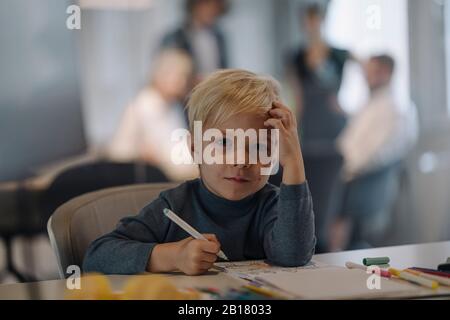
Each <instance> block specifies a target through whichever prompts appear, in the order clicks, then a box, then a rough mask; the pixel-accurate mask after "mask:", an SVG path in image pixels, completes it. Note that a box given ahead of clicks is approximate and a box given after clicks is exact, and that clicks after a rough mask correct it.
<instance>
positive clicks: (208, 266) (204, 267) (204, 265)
mask: <svg viewBox="0 0 450 320" xmlns="http://www.w3.org/2000/svg"><path fill="white" fill-rule="evenodd" d="M198 267H199V269H200V270H201V271H202V272H205V271H208V270H209V269H211V267H212V263H210V262H203V261H202V262H200V263H199V264H198Z"/></svg>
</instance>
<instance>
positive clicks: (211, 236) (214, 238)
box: [203, 233, 219, 242]
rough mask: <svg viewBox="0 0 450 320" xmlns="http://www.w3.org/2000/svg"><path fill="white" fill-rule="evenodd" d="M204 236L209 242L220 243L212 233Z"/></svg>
mask: <svg viewBox="0 0 450 320" xmlns="http://www.w3.org/2000/svg"><path fill="white" fill-rule="evenodd" d="M203 236H204V237H205V238H206V239H208V241H214V242H219V239H217V237H216V235H215V234H212V233H204V234H203Z"/></svg>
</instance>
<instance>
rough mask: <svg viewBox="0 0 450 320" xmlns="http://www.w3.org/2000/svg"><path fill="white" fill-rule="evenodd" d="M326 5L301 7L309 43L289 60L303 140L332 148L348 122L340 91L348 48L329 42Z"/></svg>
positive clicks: (310, 143)
mask: <svg viewBox="0 0 450 320" xmlns="http://www.w3.org/2000/svg"><path fill="white" fill-rule="evenodd" d="M324 18H325V9H323V8H322V6H321V5H319V4H316V3H313V4H310V5H308V6H307V7H306V9H302V10H301V21H302V22H303V25H304V30H305V33H306V45H305V46H302V47H301V48H300V49H299V50H297V52H295V53H294V55H293V57H292V58H291V61H290V66H289V69H290V71H289V73H290V79H291V80H292V83H293V85H294V91H295V93H296V100H297V111H298V117H299V120H300V123H301V126H299V128H300V130H301V132H300V133H301V137H302V142H303V145H304V146H305V147H309V146H310V145H312V146H314V145H322V146H325V147H329V148H333V145H334V141H335V139H336V137H337V136H338V135H339V133H340V132H341V130H342V129H343V128H344V127H345V124H346V115H345V113H344V111H343V110H342V109H341V108H340V106H339V103H338V99H337V95H338V91H339V88H340V86H341V82H342V77H343V70H344V65H345V63H346V61H347V59H348V58H349V57H350V55H349V52H348V51H346V50H341V49H338V48H333V47H332V46H330V45H329V44H328V43H327V42H326V41H325V39H324V38H323V34H322V24H323V21H324Z"/></svg>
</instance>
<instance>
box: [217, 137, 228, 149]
mask: <svg viewBox="0 0 450 320" xmlns="http://www.w3.org/2000/svg"><path fill="white" fill-rule="evenodd" d="M217 144H218V145H219V146H222V147H224V148H227V147H230V146H231V141H230V140H229V139H227V138H222V139H219V140H217Z"/></svg>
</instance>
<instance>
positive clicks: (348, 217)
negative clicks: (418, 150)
mask: <svg viewBox="0 0 450 320" xmlns="http://www.w3.org/2000/svg"><path fill="white" fill-rule="evenodd" d="M364 69H365V77H366V81H367V85H368V87H369V90H370V98H369V101H368V102H367V104H366V105H365V106H364V107H363V108H362V109H361V110H360V111H359V112H358V113H357V114H356V115H355V116H354V117H353V118H352V119H351V120H350V121H349V124H348V126H347V127H346V128H345V130H344V131H343V132H342V134H341V135H340V136H339V138H338V143H337V144H338V147H339V150H340V151H341V152H342V154H343V156H344V170H343V173H344V179H345V180H346V186H345V192H344V194H345V195H344V201H343V209H342V214H343V215H344V218H343V219H342V220H341V221H339V222H337V223H336V225H335V228H334V230H335V231H333V232H337V233H336V234H335V235H334V236H333V237H332V238H333V239H334V240H333V241H332V242H333V245H332V246H333V247H334V250H339V249H342V247H345V244H344V243H345V242H347V241H349V242H350V244H349V246H350V248H352V249H353V248H361V247H369V246H372V245H380V244H381V243H380V241H382V238H383V236H384V235H385V232H386V229H387V227H388V225H389V222H390V216H391V215H390V211H391V208H392V206H393V204H394V201H395V199H396V197H397V194H398V190H397V189H398V180H399V174H400V172H401V163H402V160H404V158H405V156H406V154H407V153H408V151H410V149H411V148H412V146H413V145H414V143H415V141H416V139H417V134H418V133H417V116H416V111H415V108H414V107H413V106H412V105H411V106H408V108H402V107H401V106H400V104H399V103H397V101H396V100H395V98H394V95H393V92H392V91H393V90H392V88H391V83H392V77H393V74H394V70H395V61H394V59H393V58H392V57H391V56H389V55H385V54H384V55H377V56H373V57H371V58H370V59H369V60H368V61H367V63H365V65H364ZM339 228H341V231H337V230H339ZM342 229H345V230H347V231H346V232H342ZM345 234H347V235H348V234H349V235H350V239H345V237H344V235H345Z"/></svg>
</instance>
